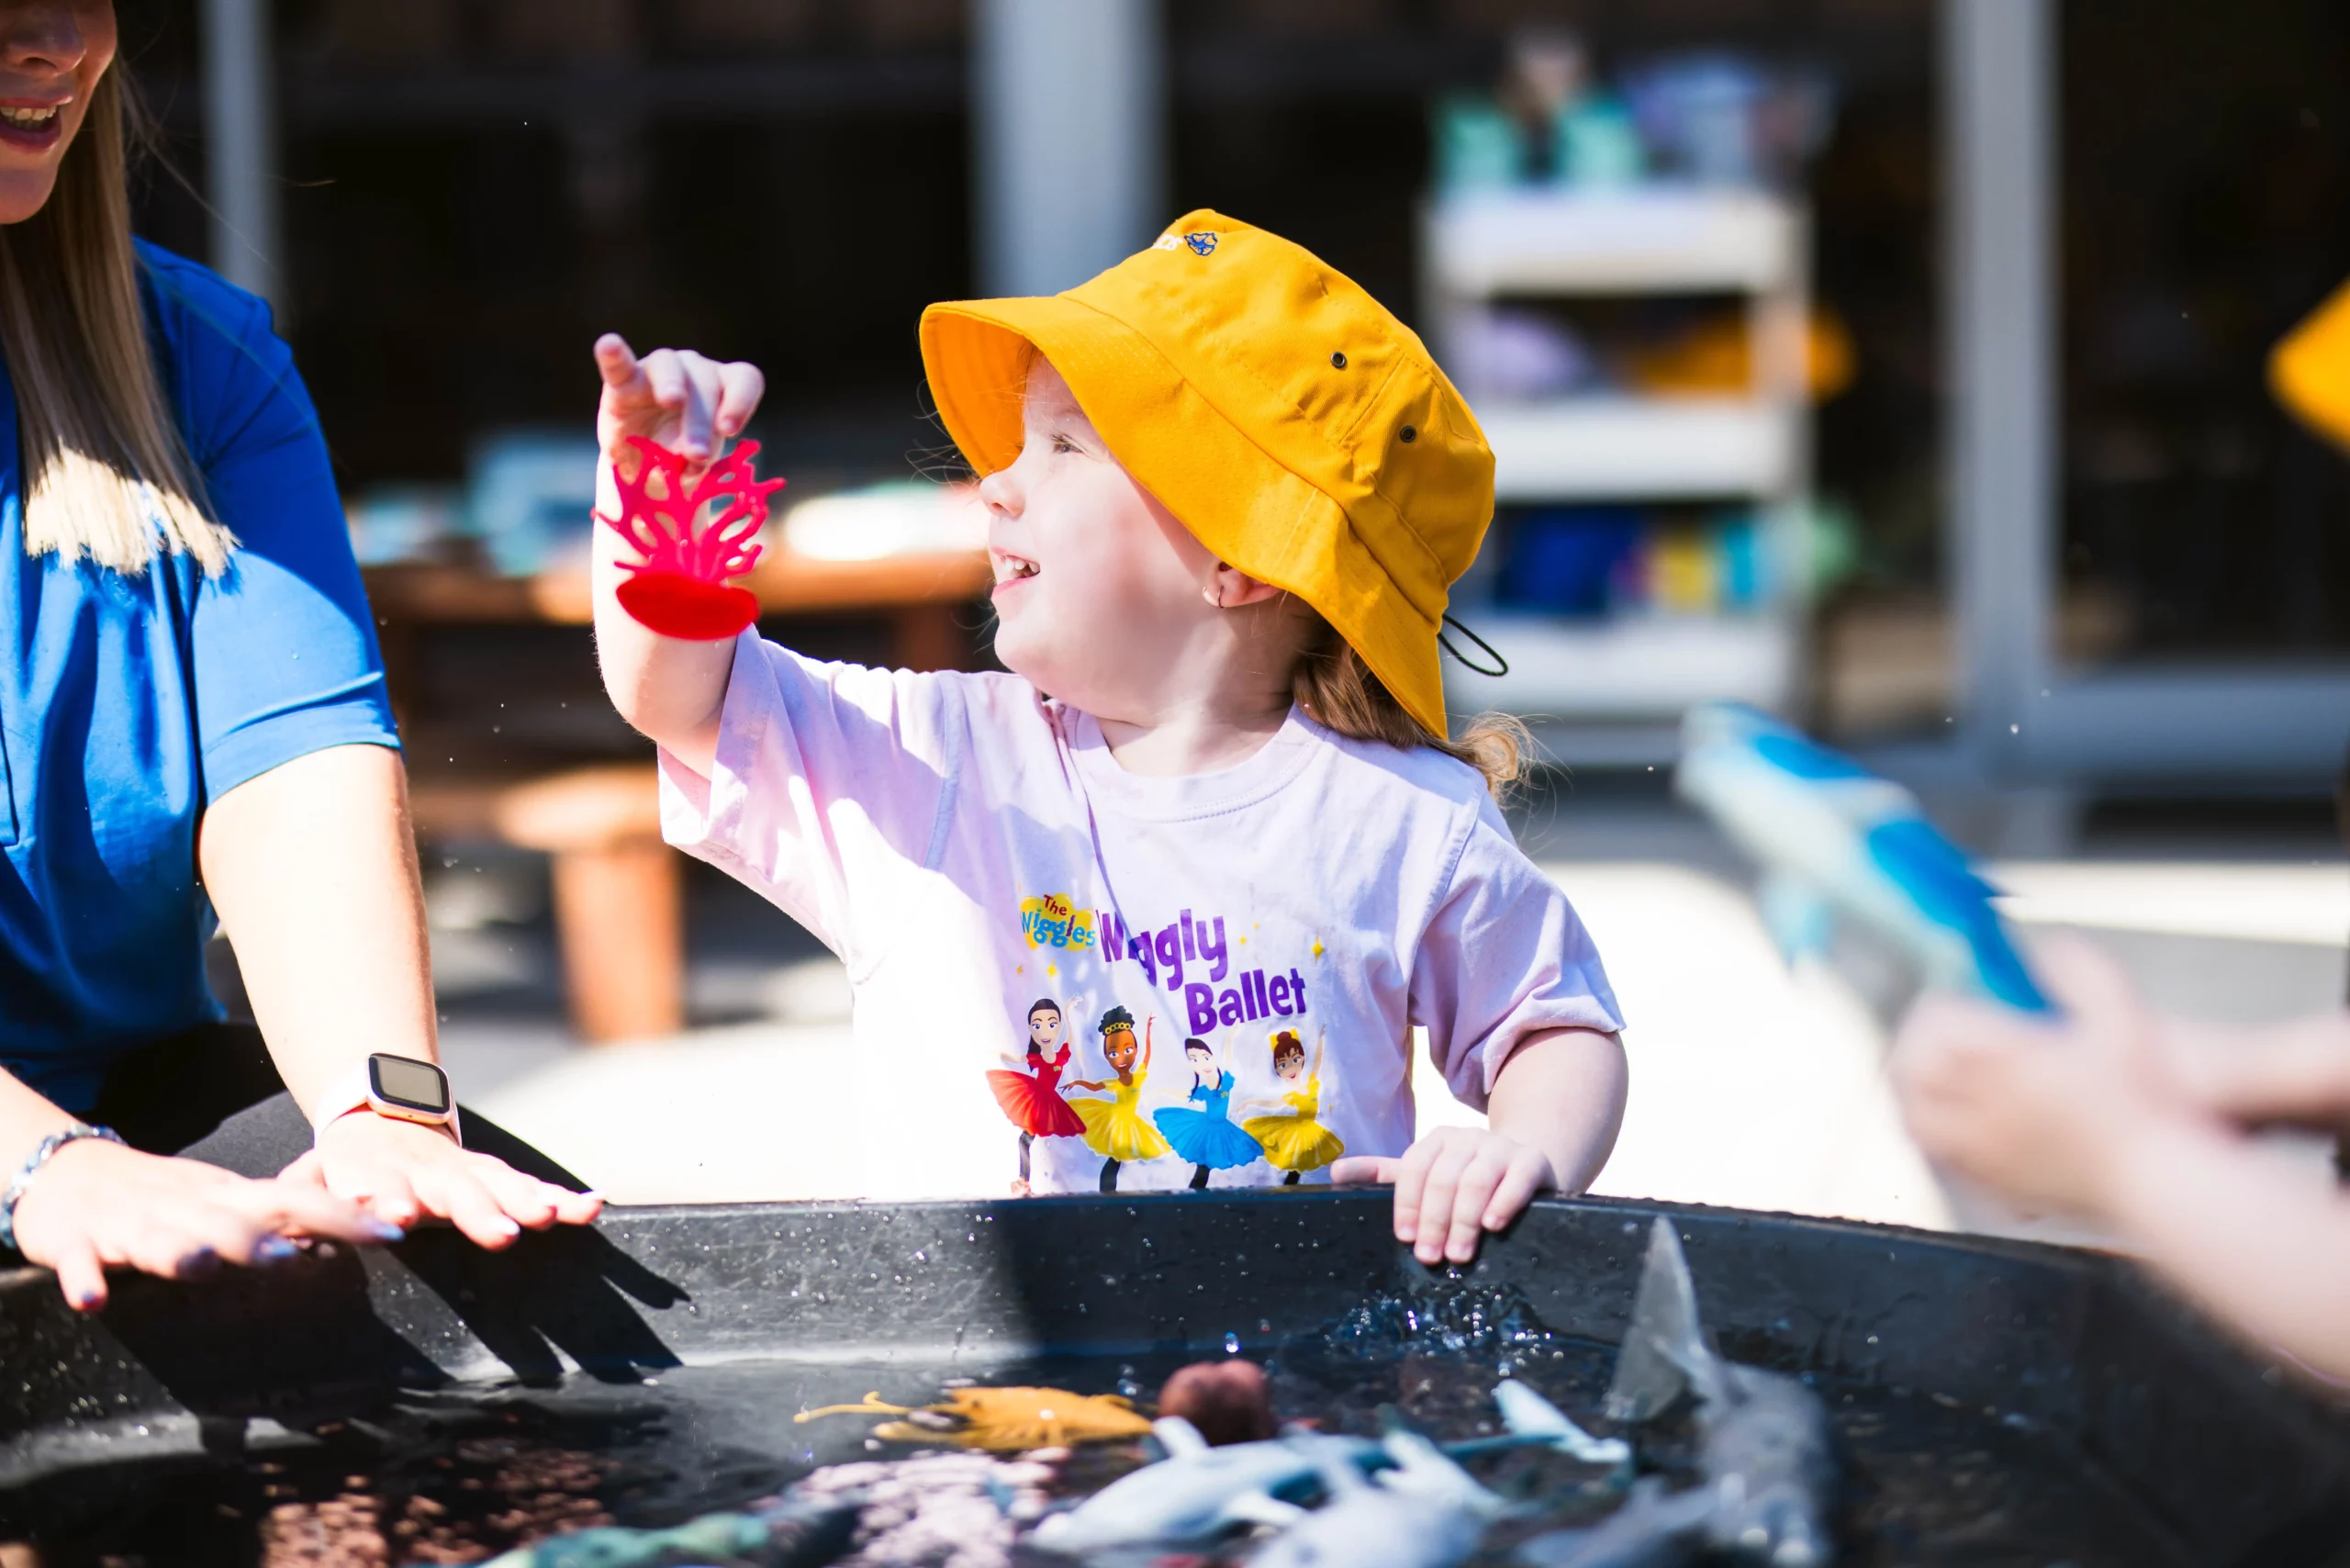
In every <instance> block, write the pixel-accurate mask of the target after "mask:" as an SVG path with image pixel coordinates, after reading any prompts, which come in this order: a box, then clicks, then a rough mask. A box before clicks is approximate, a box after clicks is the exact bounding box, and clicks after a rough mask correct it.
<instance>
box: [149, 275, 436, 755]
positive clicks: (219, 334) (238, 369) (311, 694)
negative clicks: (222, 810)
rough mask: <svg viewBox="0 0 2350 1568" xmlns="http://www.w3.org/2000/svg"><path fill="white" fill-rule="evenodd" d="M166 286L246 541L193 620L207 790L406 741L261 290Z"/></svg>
mask: <svg viewBox="0 0 2350 1568" xmlns="http://www.w3.org/2000/svg"><path fill="white" fill-rule="evenodd" d="M187 271H188V272H190V273H193V272H194V269H192V268H191V269H187ZM207 284H208V286H206V285H207ZM159 286H161V287H162V289H163V290H165V291H166V293H167V295H168V297H167V298H166V299H165V301H164V307H163V308H164V309H165V310H166V312H168V313H170V314H171V315H172V316H173V319H174V322H175V325H176V327H177V330H175V331H174V332H173V334H172V348H173V354H172V369H173V372H174V376H173V379H174V381H175V382H176V386H175V391H176V393H177V398H178V401H179V403H180V405H181V407H182V409H183V410H184V413H183V419H184V421H185V422H184V425H183V430H184V431H185V435H186V438H187V442H188V449H189V453H190V454H191V455H192V456H193V457H194V458H195V460H196V467H197V468H198V469H199V470H200V471H201V472H202V474H203V476H204V483H205V487H206V494H207V499H208V501H209V502H210V505H211V509H212V512H213V515H214V517H215V518H217V519H218V521H220V522H221V523H222V524H223V525H225V526H226V527H227V528H228V530H229V532H231V533H233V534H234V535H236V538H237V543H238V548H237V550H236V552H235V554H232V555H231V556H230V558H229V560H230V564H229V570H228V571H227V572H225V573H223V574H222V575H220V576H219V577H210V578H205V579H202V580H201V581H200V583H199V585H198V587H197V588H196V594H195V599H194V607H193V610H192V612H191V615H190V639H191V642H192V644H193V647H192V653H193V657H192V665H193V671H194V687H195V700H196V734H197V737H198V740H199V742H200V744H201V745H202V746H203V755H204V774H205V790H206V792H207V795H209V796H210V797H211V798H213V799H216V800H217V799H218V797H220V796H221V795H223V794H226V793H227V792H228V791H229V790H233V789H235V788H236V787H237V786H238V785H240V784H241V783H243V782H244V781H245V780H246V779H248V778H252V777H254V776H255V775H256V774H260V773H265V772H267V771H268V770H269V769H271V768H273V767H277V766H278V765H279V764H281V763H285V762H290V761H292V760H293V759H294V758H296V757H297V756H306V755H308V753H310V752H314V751H320V750H323V749H325V748H326V747H328V746H335V745H354V744H359V745H385V746H393V747H397V745H399V736H398V733H397V731H396V730H395V729H394V727H393V723H392V710H391V702H390V700H389V698H388V697H387V696H386V692H385V689H384V662H383V657H382V655H381V654H380V653H379V652H378V651H377V648H376V644H375V622H374V621H373V620H372V619H371V617H370V616H369V613H368V610H367V595H366V591H365V589H364V588H362V587H361V585H360V580H359V566H358V563H357V562H356V561H355V560H354V559H353V555H352V552H351V533H350V530H349V527H348V525H347V524H346V523H345V522H344V520H343V514H342V505H341V500H340V498H338V497H337V495H336V493H335V485H334V476H333V473H332V470H331V468H330V465H329V462H328V457H327V447H326V441H325V438H324V437H323V436H322V435H321V434H320V432H319V417H318V413H317V411H316V410H315V409H312V408H311V406H310V396H309V393H308V390H307V389H306V388H305V387H304V386H303V385H302V379H301V377H300V376H299V375H297V374H296V372H295V369H294V356H293V354H292V353H291V352H290V351H289V350H288V349H287V348H286V346H285V342H283V341H282V340H281V339H280V338H279V337H278V336H277V334H276V333H275V332H274V330H271V327H270V322H269V309H268V307H267V306H265V305H263V304H262V302H261V301H260V300H258V299H256V298H254V297H252V296H251V295H247V294H243V293H241V292H240V291H237V290H234V289H231V288H229V286H227V285H225V284H222V283H220V282H219V281H218V280H217V279H212V278H210V277H209V274H196V281H195V282H194V283H192V284H191V282H190V280H189V279H188V278H186V277H185V276H180V275H175V274H165V275H164V276H163V277H162V279H161V280H160V285H159Z"/></svg>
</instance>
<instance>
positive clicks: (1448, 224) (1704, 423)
mask: <svg viewBox="0 0 2350 1568" xmlns="http://www.w3.org/2000/svg"><path fill="white" fill-rule="evenodd" d="M1422 246H1423V250H1422V273H1421V275H1422V277H1423V279H1424V280H1425V286H1426V288H1427V314H1426V319H1427V321H1428V323H1429V324H1430V326H1431V329H1432V332H1433V335H1434V337H1435V339H1436V342H1435V348H1436V352H1437V355H1438V360H1439V362H1442V361H1445V360H1446V359H1447V358H1448V355H1449V348H1450V346H1451V340H1454V339H1456V338H1457V337H1458V336H1459V335H1460V334H1461V333H1462V332H1463V331H1465V330H1469V329H1470V328H1472V327H1473V326H1474V324H1475V323H1474V320H1473V317H1474V314H1475V313H1477V312H1480V311H1486V310H1490V309H1492V308H1494V306H1495V305H1496V304H1497V303H1499V302H1503V301H1539V300H1543V299H1552V300H1556V299H1560V298H1564V297H1599V296H1617V297H1623V296H1634V295H1640V296H1669V295H1685V296H1707V295H1731V296H1737V297H1741V298H1742V299H1743V300H1744V302H1745V309H1746V318H1747V330H1748V332H1749V342H1750V344H1751V365H1752V370H1753V375H1752V386H1751V390H1750V391H1749V392H1748V393H1747V394H1746V395H1745V396H1708V397H1694V396H1669V397H1668V396H1648V395H1640V394H1624V393H1607V394H1604V395H1574V396H1568V397H1563V398H1555V399H1550V400H1545V401H1540V402H1518V403H1509V402H1496V401H1492V400H1486V399H1479V400H1476V401H1475V403H1474V407H1475V409H1476V414H1477V418H1478V420H1479V422H1480V423H1481V424H1482V425H1483V427H1484V431H1485V434H1486V436H1487V438H1488V440H1490V441H1491V442H1492V443H1493V448H1494V490H1495V500H1496V501H1497V503H1499V504H1500V505H1502V506H1505V507H1506V506H1512V505H1520V506H1523V505H1543V504H1550V505H1561V504H1573V503H1610V502H1616V503H1622V502H1633V503H1638V502H1652V503H1675V502H1709V501H1710V502H1724V501H1744V502H1749V503H1751V504H1752V505H1753V506H1754V507H1755V508H1756V509H1757V512H1758V516H1759V518H1760V520H1761V522H1762V540H1763V542H1764V549H1765V552H1766V554H1767V557H1768V559H1769V560H1770V563H1771V567H1772V569H1771V571H1770V573H1769V588H1768V591H1767V593H1766V595H1765V597H1764V599H1762V602H1761V604H1760V605H1759V607H1758V608H1755V609H1753V610H1740V611H1735V612H1731V611H1724V612H1719V613H1666V612H1661V611H1646V610H1643V611H1637V612H1619V613H1614V614H1610V615H1607V616H1605V617H1596V618H1595V617H1569V616H1565V615H1561V614H1549V613H1543V612H1540V611H1528V610H1503V609H1497V608H1491V607H1484V608H1481V609H1480V610H1479V612H1478V615H1477V619H1476V620H1475V622H1473V624H1474V625H1475V627H1476V630H1477V632H1478V633H1479V635H1481V636H1483V638H1484V639H1485V640H1486V641H1487V642H1489V643H1491V644H1493V645H1494V648H1495V649H1497V650H1498V651H1499V652H1500V653H1501V654H1502V655H1503V656H1504V657H1505V658H1506V659H1507V660H1508V662H1509V666H1510V670H1509V674H1508V675H1507V676H1505V677H1502V678H1498V679H1496V678H1487V677H1481V676H1477V675H1474V674H1465V673H1464V672H1462V671H1460V670H1459V669H1457V668H1454V669H1449V671H1448V674H1447V680H1448V681H1449V683H1450V692H1449V696H1450V698H1451V700H1452V703H1453V706H1454V707H1455V708H1456V709H1459V710H1462V711H1476V710H1478V709H1483V708H1499V709H1503V710H1505V711H1510V712H1514V713H1516V714H1517V715H1518V716H1520V717H1521V718H1523V719H1525V720H1526V721H1527V722H1528V723H1529V725H1531V726H1532V727H1533V729H1534V730H1535V732H1536V734H1537V736H1538V738H1539V739H1540V740H1541V741H1542V742H1543V743H1544V745H1546V746H1547V747H1548V748H1549V749H1550V751H1551V752H1552V753H1553V754H1554V755H1556V756H1558V757H1559V758H1560V759H1561V760H1562V761H1566V762H1569V763H1581V764H1586V765H1597V766H1622V765H1638V764H1640V763H1647V762H1658V761H1663V760H1666V759H1669V758H1670V757H1672V756H1673V755H1674V754H1675V752H1676V751H1677V749H1678V747H1677V739H1676V736H1675V726H1676V724H1677V722H1678V720H1679V718H1680V715H1681V713H1682V711H1683V710H1684V709H1685V708H1687V707H1688V706H1689V705H1690V704H1691V703H1694V702H1697V701H1702V700H1707V699H1712V698H1736V699H1739V700H1745V701H1749V702H1753V703H1756V704H1758V705H1760V706H1762V707H1766V708H1773V709H1780V710H1785V709H1789V708H1792V707H1793V706H1795V705H1796V703H1798V702H1799V701H1800V700H1801V697H1802V692H1801V689H1800V687H1801V680H1802V672H1803V670H1804V668H1805V666H1806V660H1805V657H1804V637H1805V625H1806V619H1807V618H1806V605H1805V602H1804V598H1805V595H1804V582H1803V574H1802V572H1801V571H1800V569H1799V566H1800V563H1801V561H1802V559H1803V554H1802V550H1803V543H1804V540H1803V529H1804V526H1805V517H1806V512H1807V499H1808V491H1809V486H1810V448H1811V439H1810V426H1809V411H1808V410H1809V404H1808V401H1807V398H1806V396H1805V384H1804V383H1805V364H1804V355H1805V353H1806V346H1805V333H1806V320H1807V311H1808V308H1809V293H1810V289H1809V275H1808V272H1809V270H1808V262H1807V254H1808V244H1807V225H1806V222H1805V218H1804V214H1803V211H1802V209H1801V207H1799V206H1797V205H1796V203H1794V202H1791V201H1789V200H1786V199H1785V198H1783V197H1780V196H1774V195H1771V194H1768V193H1765V192H1762V191H1756V190H1750V189H1743V188H1720V187H1708V186H1695V185H1691V186H1677V185H1676V186H1664V185H1631V186H1622V187H1608V188H1596V189H1587V190H1586V189H1572V188H1570V189H1562V190H1525V191H1507V192H1500V191H1493V192H1487V191H1480V192H1474V193H1467V194H1461V195H1457V196H1448V197H1445V198H1442V199H1440V200H1438V202H1436V203H1435V204H1433V205H1432V206H1431V207H1429V208H1428V209H1427V213H1426V216H1425V218H1424V222H1423V227H1422ZM1496 532H1499V531H1496ZM1497 543H1498V541H1497V540H1495V539H1493V538H1489V540H1488V548H1489V549H1492V548H1494V547H1495V546H1496V544H1497Z"/></svg>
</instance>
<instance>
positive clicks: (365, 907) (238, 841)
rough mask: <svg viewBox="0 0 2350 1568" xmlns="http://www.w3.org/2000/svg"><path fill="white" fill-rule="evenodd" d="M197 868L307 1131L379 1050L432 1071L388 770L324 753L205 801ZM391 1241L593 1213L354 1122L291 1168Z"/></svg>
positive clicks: (448, 1145)
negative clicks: (391, 1235)
mask: <svg viewBox="0 0 2350 1568" xmlns="http://www.w3.org/2000/svg"><path fill="white" fill-rule="evenodd" d="M196 861H197V865H198V867H199V868H200V869H201V870H202V873H203V876H204V882H205V888H206V890H207V891H208V892H209V893H210V894H211V897H212V902H213V907H214V908H216V909H217V910H218V911H219V913H220V920H221V924H222V925H223V926H224V927H225V928H226V930H227V931H228V934H229V942H230V944H231V945H232V946H235V948H236V951H237V965H238V968H239V969H240V970H241V972H242V973H243V976H244V980H245V991H246V995H247V997H248V999H249V1000H250V1001H251V1002H252V1009H253V1018H254V1021H255V1022H256V1023H258V1024H259V1025H261V1031H262V1036H263V1038H264V1039H266V1040H267V1041H268V1042H269V1049H270V1057H271V1058H272V1059H273V1060H274V1061H275V1063H276V1064H277V1070H278V1073H279V1075H280V1076H281V1077H283V1078H284V1079H285V1086H286V1088H287V1089H288V1090H290V1091H291V1092H293V1095H294V1099H295V1102H296V1103H297V1104H299V1105H300V1106H301V1107H302V1108H303V1110H304V1112H305V1113H306V1114H309V1115H311V1116H312V1117H314V1118H315V1117H316V1116H317V1115H319V1114H321V1113H325V1112H330V1111H331V1110H333V1109H335V1107H331V1106H329V1105H327V1104H326V1103H325V1101H326V1100H327V1098H328V1097H330V1096H331V1095H333V1094H334V1092H335V1091H336V1088H337V1086H338V1085H339V1084H341V1083H345V1082H348V1081H351V1080H352V1079H353V1077H354V1076H355V1074H356V1073H357V1072H358V1071H359V1070H361V1069H363V1068H364V1064H365V1062H366V1059H367V1058H368V1057H369V1056H370V1055H371V1054H373V1053H375V1052H377V1051H383V1052H387V1053H389V1054H391V1055H394V1056H405V1057H414V1058H418V1059H420V1060H423V1061H437V1060H438V1059H439V1056H440V1049H439V1042H438V1040H437V1038H436V1032H435V1029H434V1014H433V1008H432V978H431V975H432V971H431V950H430V948H429V946H428V945H427V942H426V938H425V931H424V897H423V892H422V890H421V886H420V882H419V879H418V877H417V868H416V839H415V836H414V834H413V833H412V831H411V830H410V828H409V825H408V785H407V775H406V773H405V772H404V771H403V770H402V768H401V767H400V758H399V754H398V753H397V752H394V751H392V750H390V749H389V748H388V747H385V746H379V745H344V746H330V747H328V748H327V749H325V750H323V751H316V752H311V753H309V754H308V755H307V756H298V757H296V758H295V759H294V760H293V761H291V762H287V763H285V764H282V765H280V766H279V767H273V768H271V769H270V770H269V771H268V772H266V773H263V774H259V775H257V776H255V777H254V778H249V779H247V780H246V781H245V782H244V783H242V784H240V785H238V786H237V787H236V788H235V789H233V790H229V792H228V793H227V794H225V795H223V796H221V797H220V799H219V800H218V801H214V802H212V805H211V807H210V809H209V810H207V812H205V814H204V820H203V822H202V823H201V824H199V827H198V835H197V840H196ZM289 1174H296V1175H300V1176H304V1177H308V1178H310V1179H314V1180H317V1181H320V1182H324V1183H325V1185H326V1186H327V1188H328V1189H329V1190H330V1192H333V1193H336V1194H338V1195H340V1196H342V1197H345V1198H350V1199H353V1200H355V1201H357V1202H360V1203H364V1204H367V1205H368V1206H369V1207H370V1208H372V1209H373V1210H374V1212H375V1215H377V1217H379V1218H381V1219H383V1220H386V1221H387V1222H389V1223H390V1224H392V1225H396V1226H407V1225H408V1224H411V1223H413V1222H414V1221H415V1220H416V1218H417V1217H418V1216H419V1215H420V1214H430V1215H439V1216H441V1217H443V1218H446V1219H449V1220H451V1221H453V1222H454V1223H455V1224H456V1226H458V1228H459V1229H461V1230H463V1231H464V1233H465V1234H466V1235H467V1236H469V1237H471V1238H473V1239H474V1240H476V1241H477V1242H480V1243H481V1244H482V1245H484V1246H486V1247H499V1246H504V1245H505V1244H506V1243H508V1242H510V1241H512V1240H513V1239H514V1238H515V1236H516V1234H517V1233H518V1227H519V1226H546V1225H551V1224H554V1222H555V1221H557V1220H563V1221H565V1222H568V1223H579V1222H584V1221H586V1220H588V1219H592V1218H594V1217H595V1215H596V1212H597V1210H598V1208H599V1206H600V1201H599V1200H598V1199H597V1198H595V1197H593V1196H592V1195H588V1194H582V1193H568V1192H565V1190H564V1189H562V1188H560V1187H555V1186H552V1185H550V1184H548V1183H546V1182H539V1181H535V1180H533V1179H532V1178H530V1177H528V1176H524V1175H522V1174H521V1173H520V1172H519V1171H517V1170H513V1169H512V1168H511V1167H509V1166H508V1165H507V1164H506V1163H505V1162H504V1161H502V1160H498V1159H493V1158H491V1157H490V1156H488V1155H485V1154H469V1153H466V1152H465V1151H464V1150H463V1149H460V1148H457V1146H456V1145H455V1143H454V1142H453V1140H452V1139H451V1138H450V1137H447V1136H446V1135H445V1134H443V1133H442V1132H441V1131H439V1130H438V1129H435V1128H431V1127H426V1126H418V1125H416V1124H415V1123H412V1122H400V1121H395V1120H392V1119H391V1118H389V1117H385V1116H376V1115H370V1114H364V1113H362V1114H353V1115H346V1116H343V1117H341V1119H340V1120H337V1121H335V1122H334V1123H332V1124H331V1125H330V1126H329V1127H328V1128H327V1129H326V1130H325V1132H324V1133H322V1134H321V1135H320V1137H319V1148H318V1150H317V1152H316V1154H315V1155H314V1156H310V1157H306V1158H305V1159H303V1160H301V1161H297V1164H296V1166H295V1167H293V1168H290V1170H289Z"/></svg>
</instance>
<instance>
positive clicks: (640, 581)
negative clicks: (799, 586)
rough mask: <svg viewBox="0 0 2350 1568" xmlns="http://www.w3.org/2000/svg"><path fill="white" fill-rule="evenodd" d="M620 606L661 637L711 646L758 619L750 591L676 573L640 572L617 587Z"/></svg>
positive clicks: (756, 599) (756, 607) (757, 609)
mask: <svg viewBox="0 0 2350 1568" xmlns="http://www.w3.org/2000/svg"><path fill="white" fill-rule="evenodd" d="M620 600H621V609H622V610H627V611H628V612H629V613H630V614H631V615H633V616H635V617H636V619H637V621H638V622H640V623H641V624H643V625H644V626H648V627H650V628H651V629H652V630H654V631H655V632H658V633H661V635H663V636H664V637H677V638H681V639H683V640H684V641H686V642H689V643H715V642H718V641H719V640H720V639H722V638H725V637H732V636H733V635H734V634H735V633H738V632H740V631H741V630H742V629H743V628H744V627H745V626H748V625H749V624H750V623H751V622H754V621H756V620H757V619H758V618H759V597H758V595H756V594H755V593H753V592H752V591H751V590H750V589H749V588H729V587H727V586H725V585H724V584H722V583H706V582H703V581H701V580H700V579H699V578H697V577H686V576H683V575H682V574H680V573H677V572H639V573H637V574H636V575H635V576H634V577H630V578H629V580H628V581H626V582H624V583H622V584H621V586H620Z"/></svg>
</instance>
